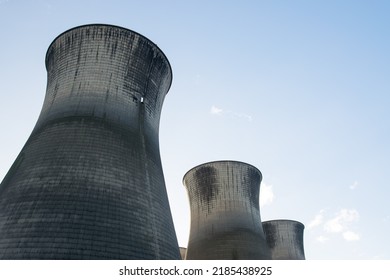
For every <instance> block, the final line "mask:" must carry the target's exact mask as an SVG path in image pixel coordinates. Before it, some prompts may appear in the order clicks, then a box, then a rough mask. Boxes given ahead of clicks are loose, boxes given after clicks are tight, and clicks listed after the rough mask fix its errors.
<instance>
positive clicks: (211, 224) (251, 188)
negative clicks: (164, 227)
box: [183, 161, 270, 260]
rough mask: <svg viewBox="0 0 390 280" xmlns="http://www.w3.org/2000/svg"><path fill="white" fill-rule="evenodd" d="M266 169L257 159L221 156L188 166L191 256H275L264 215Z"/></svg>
mask: <svg viewBox="0 0 390 280" xmlns="http://www.w3.org/2000/svg"><path fill="white" fill-rule="evenodd" d="M261 179H262V175H261V173H260V171H259V170H258V169H257V168H255V167H253V166H252V165H249V164H246V163H243V162H237V161H217V162H209V163H205V164H202V165H199V166H197V167H195V168H193V169H191V170H190V171H188V172H187V173H186V174H185V176H184V179H183V183H184V185H185V187H186V188H187V191H188V196H189V201H190V209H191V229H190V237H189V242H188V247H187V254H186V259H187V260H191V259H221V260H222V259H270V254H269V250H268V248H267V245H266V241H265V237H264V234H263V228H262V224H261V220H260V209H259V190H260V182H261Z"/></svg>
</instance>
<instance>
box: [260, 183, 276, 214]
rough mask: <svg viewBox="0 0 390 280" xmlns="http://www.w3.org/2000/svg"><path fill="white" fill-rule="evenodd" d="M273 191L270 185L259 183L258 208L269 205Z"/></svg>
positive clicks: (272, 199)
mask: <svg viewBox="0 0 390 280" xmlns="http://www.w3.org/2000/svg"><path fill="white" fill-rule="evenodd" d="M274 197H275V195H274V191H273V187H272V185H266V184H264V183H262V184H261V188H260V208H263V207H264V206H265V205H269V204H271V203H272V202H273V201H274Z"/></svg>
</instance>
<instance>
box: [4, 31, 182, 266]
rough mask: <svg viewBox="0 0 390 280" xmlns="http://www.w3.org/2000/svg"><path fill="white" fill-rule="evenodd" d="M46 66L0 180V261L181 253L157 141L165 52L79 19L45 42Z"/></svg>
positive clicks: (166, 77) (168, 76)
mask: <svg viewBox="0 0 390 280" xmlns="http://www.w3.org/2000/svg"><path fill="white" fill-rule="evenodd" d="M46 68H47V73H48V82H47V91H46V97H45V101H44V104H43V108H42V111H41V114H40V117H39V119H38V121H37V124H36V126H35V128H34V130H33V132H32V134H31V136H30V138H29V139H28V141H27V143H26V144H25V146H24V147H23V149H22V151H21V153H20V154H19V156H18V157H17V159H16V160H15V163H14V164H13V166H12V167H11V169H10V170H9V172H8V174H7V175H6V177H5V178H4V180H3V182H2V183H1V186H0V258H2V259H180V254H179V248H178V244H177V239H176V234H175V231H174V226H173V222H172V217H171V212H170V207H169V202H168V198H167V193H166V189H165V183H164V176H163V171H162V166H161V160H160V151H159V141H158V134H159V121H160V113H161V108H162V104H163V101H164V97H165V95H166V93H167V92H168V90H169V88H170V85H171V81H172V71H171V67H170V65H169V62H168V60H167V58H166V57H165V55H164V54H163V53H162V51H161V50H160V49H159V48H158V47H157V46H156V45H155V44H153V43H152V42H151V41H149V40H148V39H147V38H145V37H143V36H142V35H140V34H138V33H135V32H133V31H130V30H128V29H124V28H121V27H116V26H110V25H87V26H81V27H76V28H74V29H71V30H68V31H66V32H64V33H63V34H61V35H59V36H58V37H57V38H56V39H55V40H54V41H53V43H52V44H51V45H50V47H49V48H48V51H47V55H46Z"/></svg>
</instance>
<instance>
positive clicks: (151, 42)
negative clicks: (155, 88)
mask: <svg viewBox="0 0 390 280" xmlns="http://www.w3.org/2000/svg"><path fill="white" fill-rule="evenodd" d="M89 26H90V27H92V26H96V27H98V26H101V27H114V28H118V29H122V30H124V31H127V32H131V33H134V34H136V35H137V36H139V37H141V38H143V39H145V40H147V41H148V42H150V44H151V45H153V46H154V47H156V49H157V50H158V51H159V52H160V53H161V55H162V56H163V57H164V58H165V60H166V61H167V64H168V68H169V72H170V73H171V81H170V84H169V87H168V89H167V92H166V94H168V92H169V90H170V88H171V86H172V81H173V71H172V66H171V63H170V62H169V59H168V57H167V56H166V55H165V53H164V52H163V51H162V50H161V49H160V47H159V46H158V45H157V44H156V43H154V42H153V41H152V40H150V39H149V38H148V37H146V36H144V35H142V34H141V33H138V32H136V31H134V30H132V29H129V28H125V27H122V26H119V25H115V24H106V23H88V24H82V25H78V26H75V27H72V28H69V29H67V30H65V31H64V32H61V33H60V34H59V35H57V36H56V37H55V38H54V39H53V41H52V42H51V43H50V45H49V47H48V48H47V50H46V54H45V68H46V71H47V70H48V69H47V58H48V54H49V50H50V49H51V48H52V46H53V44H54V42H56V41H57V40H58V38H60V37H61V36H63V35H64V34H66V33H68V32H71V31H73V30H75V29H81V28H85V27H89ZM166 94H165V95H166Z"/></svg>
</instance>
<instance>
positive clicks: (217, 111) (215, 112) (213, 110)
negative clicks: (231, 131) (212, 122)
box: [210, 105, 223, 115]
mask: <svg viewBox="0 0 390 280" xmlns="http://www.w3.org/2000/svg"><path fill="white" fill-rule="evenodd" d="M222 113H223V110H222V109H221V108H218V107H217V106H214V105H213V106H211V109H210V114H212V115H222Z"/></svg>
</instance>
